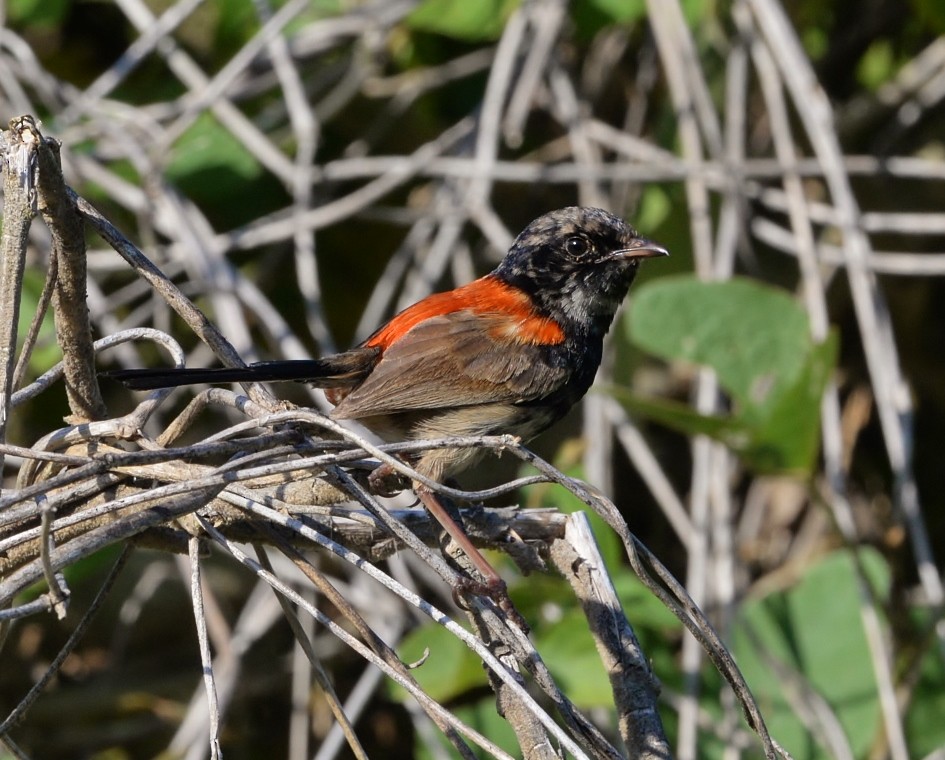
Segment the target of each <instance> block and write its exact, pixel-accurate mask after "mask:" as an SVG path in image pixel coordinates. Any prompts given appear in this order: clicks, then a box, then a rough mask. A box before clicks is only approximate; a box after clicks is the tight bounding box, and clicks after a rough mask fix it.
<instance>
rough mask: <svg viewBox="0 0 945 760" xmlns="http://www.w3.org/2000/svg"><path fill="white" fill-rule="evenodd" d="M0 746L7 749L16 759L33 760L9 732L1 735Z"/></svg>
mask: <svg viewBox="0 0 945 760" xmlns="http://www.w3.org/2000/svg"><path fill="white" fill-rule="evenodd" d="M0 746H2V747H3V748H4V749H6V750H7V751H8V752H9V753H10V754H11V755H12V756H13V757H14V758H16V760H32V759H31V758H30V756H29V755H27V754H26V752H24V751H23V750H22V749H20V747H19V745H18V744H17V743H16V742H14V741H13V739H11V738H10V737H9V735H7V734H2V735H0Z"/></svg>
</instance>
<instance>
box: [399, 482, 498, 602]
mask: <svg viewBox="0 0 945 760" xmlns="http://www.w3.org/2000/svg"><path fill="white" fill-rule="evenodd" d="M414 492H415V493H416V494H417V498H418V499H420V501H421V502H422V503H423V506H425V507H426V508H427V511H429V513H430V514H431V515H433V517H434V518H435V519H436V521H437V522H438V523H439V524H440V525H442V526H443V529H444V530H445V531H446V532H447V533H449V534H450V537H451V538H452V539H453V540H454V541H455V542H456V543H457V544H458V545H459V548H460V549H462V550H463V552H465V554H466V556H467V557H469V560H470V562H472V563H473V565H474V566H475V568H476V569H477V570H478V571H479V572H480V573H482V575H483V576H484V577H485V579H486V580H485V583H484V584H483V588H484V590H485V591H486V593H487V595H488V596H492V595H493V593H498V594H504V593H505V581H504V580H502V577H501V576H500V575H499V574H498V573H497V572H496V571H495V568H494V567H492V565H490V564H489V560H487V559H486V558H485V557H483V556H482V553H481V552H480V551H479V550H478V549H477V548H476V546H475V545H474V544H473V542H472V540H471V539H470V538H469V536H467V535H466V532H465V531H464V530H463V529H462V528H461V527H460V526H459V525H458V524H457V522H456V521H455V520H454V519H453V518H452V517H451V516H450V513H449V512H448V511H447V510H446V507H444V506H443V504H442V503H441V502H440V499H439V497H438V496H437V495H436V494H435V493H433V491H431V490H430V489H429V488H427V487H426V486H422V485H419V484H415V485H414Z"/></svg>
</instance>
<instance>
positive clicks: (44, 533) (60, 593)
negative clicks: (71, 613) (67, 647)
mask: <svg viewBox="0 0 945 760" xmlns="http://www.w3.org/2000/svg"><path fill="white" fill-rule="evenodd" d="M36 502H37V506H38V507H39V516H40V524H39V529H40V533H39V559H40V562H41V563H42V566H43V578H44V580H45V581H46V585H47V586H48V587H49V596H50V598H51V599H52V600H53V612H55V613H56V617H57V618H59V619H60V620H63V619H64V618H65V617H66V611H67V610H68V607H69V597H70V596H71V594H72V592H71V591H69V587H68V586H67V585H66V579H65V578H64V577H63V576H62V575H60V574H59V573H57V572H55V571H54V570H53V567H52V562H51V561H50V559H49V553H50V552H51V551H52V550H53V548H54V547H55V543H54V542H53V536H52V521H53V512H52V510H51V509H50V508H49V504H48V501H47V499H46V497H45V495H41V496H38V497H37V498H36Z"/></svg>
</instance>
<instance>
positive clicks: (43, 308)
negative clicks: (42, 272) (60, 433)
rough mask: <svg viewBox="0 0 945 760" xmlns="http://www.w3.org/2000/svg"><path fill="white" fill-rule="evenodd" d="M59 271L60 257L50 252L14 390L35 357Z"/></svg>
mask: <svg viewBox="0 0 945 760" xmlns="http://www.w3.org/2000/svg"><path fill="white" fill-rule="evenodd" d="M58 271H59V257H58V256H56V252H55V251H54V250H50V252H49V264H48V265H47V267H46V279H45V281H44V282H43V290H42V292H41V293H40V294H39V299H37V303H36V311H35V312H34V313H33V319H32V320H31V321H30V326H29V328H28V329H27V331H26V335H25V336H23V345H22V347H21V348H20V356H19V358H18V359H17V361H16V367H15V368H14V370H13V383H12V386H11V387H12V388H19V387H20V383H22V382H23V376H24V375H25V374H26V370H27V369H28V367H29V364H30V357H31V356H32V355H33V349H34V348H35V347H36V339H37V338H38V337H39V331H40V329H42V326H43V319H44V318H45V316H46V313H47V310H48V309H49V304H50V303H51V302H52V297H53V291H54V290H55V288H56V276H57V272H58Z"/></svg>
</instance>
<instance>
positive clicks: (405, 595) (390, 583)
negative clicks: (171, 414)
mask: <svg viewBox="0 0 945 760" xmlns="http://www.w3.org/2000/svg"><path fill="white" fill-rule="evenodd" d="M252 511H254V512H257V513H260V512H266V513H268V512H269V510H261V509H260V508H259V507H258V506H254V507H253V509H252ZM287 527H296V526H291V525H290V526H287ZM296 529H297V530H299V532H300V533H302V534H303V535H304V536H306V537H307V538H310V539H312V540H315V541H316V542H317V543H318V544H319V545H321V546H324V547H326V548H328V549H329V550H331V551H332V552H334V553H335V554H337V555H338V556H340V557H342V559H345V560H346V561H349V562H352V563H353V564H355V565H357V566H358V567H359V568H360V569H362V570H364V571H365V572H367V573H368V574H369V575H371V576H372V577H374V578H375V579H378V580H381V581H382V583H384V585H385V586H386V587H387V588H389V589H391V590H392V591H394V592H395V593H397V594H398V596H400V597H401V598H402V599H404V601H406V602H408V603H409V604H414V606H418V607H419V609H420V610H421V611H422V612H424V614H426V615H428V616H430V617H432V618H433V620H434V621H435V622H437V623H439V624H440V625H444V626H445V627H446V628H447V629H448V630H450V631H451V633H453V634H454V635H457V630H456V628H455V624H454V623H452V621H449V620H448V618H446V617H445V616H443V615H442V613H440V612H439V611H438V610H437V609H436V608H435V607H433V606H432V605H431V604H429V602H427V601H426V600H420V604H419V605H416V604H415V603H414V601H413V600H414V599H415V598H416V597H415V595H414V594H413V592H410V591H409V590H408V589H406V588H404V587H402V586H400V584H398V583H397V582H396V581H394V579H392V578H389V577H388V576H386V575H384V574H383V573H381V572H380V571H379V570H377V568H375V567H373V566H370V565H368V566H365V565H362V564H360V560H359V558H357V555H354V554H353V553H351V552H349V551H348V550H346V549H343V548H342V547H340V546H338V545H337V544H335V543H334V542H333V541H330V540H329V539H327V538H325V537H323V536H320V535H319V534H317V533H313V532H311V531H310V529H307V526H300V527H296ZM339 550H340V551H339ZM348 555H351V558H349V556H348ZM477 609H479V610H480V611H481V610H483V609H485V610H489V609H493V606H492V605H488V606H485V607H483V606H481V605H477ZM499 617H500V620H501V624H499V625H491V626H490V630H491V632H492V637H491V638H494V637H495V636H497V635H498V636H501V637H502V640H503V641H504V642H505V643H506V644H507V645H511V646H513V649H517V650H521V649H522V646H523V645H524V650H522V653H520V654H518V655H517V659H518V660H519V662H525V663H526V664H527V665H529V667H530V668H531V669H532V672H533V673H534V674H535V675H536V677H537V678H538V682H539V685H540V686H541V687H542V689H543V690H544V691H545V692H546V694H548V695H549V696H551V697H552V698H553V699H554V700H555V702H556V704H557V706H558V708H559V710H560V712H561V714H562V717H563V718H565V720H566V721H567V722H568V724H569V726H570V727H571V728H572V731H574V732H575V734H576V735H578V736H580V737H582V738H583V740H584V742H587V743H590V744H592V745H596V747H595V752H596V753H600V752H603V754H604V756H608V757H610V756H614V754H615V752H616V751H615V750H613V749H612V748H609V745H608V744H607V743H606V741H605V740H604V739H603V737H602V736H601V735H600V734H599V733H598V732H597V731H596V729H595V728H594V727H593V726H592V725H591V724H589V723H587V722H586V721H585V720H583V716H580V714H579V713H576V712H575V711H574V710H573V706H572V705H571V704H570V702H568V701H567V699H566V698H565V697H564V696H563V695H562V694H561V693H560V691H559V690H558V689H557V687H556V686H554V684H553V681H551V680H550V676H549V675H548V674H547V671H546V670H544V667H543V664H542V663H541V660H540V657H539V656H538V653H537V652H536V651H535V650H534V648H533V647H531V644H530V642H528V640H527V638H526V637H525V636H524V635H520V636H519V637H518V643H517V644H516V643H515V642H514V641H513V640H510V639H509V638H508V637H507V636H505V633H504V632H505V631H509V630H511V632H512V633H513V634H514V633H515V629H509V628H507V622H506V619H505V617H504V616H499ZM459 630H461V631H463V635H460V636H459V638H460V639H461V640H463V641H464V643H466V645H467V646H469V647H471V648H472V649H473V651H474V652H476V654H478V655H479V656H480V657H482V658H483V661H484V664H485V665H487V666H488V667H490V668H491V669H492V671H493V672H495V674H496V675H497V676H498V677H499V678H500V679H501V681H502V682H503V683H504V684H505V685H506V686H507V687H511V691H512V693H513V695H514V696H515V697H516V698H517V699H518V700H519V701H520V702H521V703H522V704H523V705H524V706H525V707H526V709H528V710H529V712H530V714H531V715H537V717H538V718H539V720H540V721H541V723H542V724H543V725H545V727H546V728H548V729H549V730H551V732H552V734H553V735H555V736H556V737H557V738H558V739H559V741H560V736H561V734H560V733H559V732H560V729H558V728H557V725H556V724H553V723H552V724H549V723H548V720H550V718H548V716H547V715H545V713H543V712H541V713H536V712H535V710H536V708H537V706H536V704H535V703H534V702H533V701H532V700H531V698H530V697H529V698H523V697H522V695H523V693H524V692H523V691H522V687H521V686H520V685H518V681H517V680H516V676H515V675H514V674H513V673H511V672H508V671H507V670H506V668H505V666H503V665H501V664H500V663H499V662H498V661H497V660H494V658H492V655H491V654H490V655H489V657H483V654H482V651H483V650H482V647H483V646H484V643H483V642H482V641H480V640H479V639H477V638H476V637H475V636H473V635H472V634H469V633H467V632H466V631H465V629H459ZM497 666H498V670H497V669H496V667H497ZM546 718H548V720H546ZM552 725H554V728H553V729H552ZM605 748H609V749H605ZM569 751H570V750H569Z"/></svg>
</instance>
